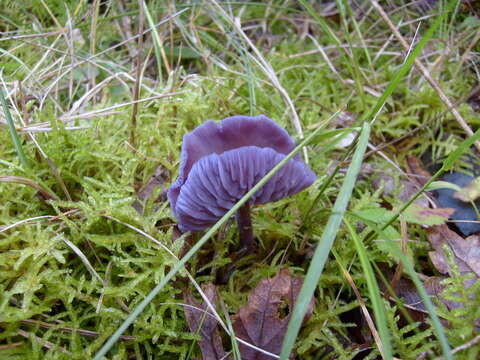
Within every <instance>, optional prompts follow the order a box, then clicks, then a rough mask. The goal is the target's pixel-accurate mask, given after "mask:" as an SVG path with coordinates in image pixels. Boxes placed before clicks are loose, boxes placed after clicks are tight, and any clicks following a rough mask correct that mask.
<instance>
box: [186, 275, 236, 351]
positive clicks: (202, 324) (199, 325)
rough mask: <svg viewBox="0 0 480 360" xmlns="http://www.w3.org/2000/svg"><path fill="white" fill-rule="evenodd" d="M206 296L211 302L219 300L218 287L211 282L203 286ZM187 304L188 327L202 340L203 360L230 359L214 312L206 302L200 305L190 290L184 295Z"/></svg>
mask: <svg viewBox="0 0 480 360" xmlns="http://www.w3.org/2000/svg"><path fill="white" fill-rule="evenodd" d="M202 289H203V291H204V292H205V296H206V297H207V299H208V301H210V303H211V304H215V303H216V301H217V289H216V287H215V285H213V284H212V283H209V284H207V285H205V286H202ZM184 300H185V303H186V305H189V306H184V308H183V311H184V312H185V317H186V318H187V323H188V327H189V328H190V330H191V331H192V332H193V333H198V334H199V335H200V337H201V340H199V341H198V345H199V346H200V351H201V352H202V360H220V359H222V360H226V359H227V360H228V359H229V357H226V353H225V350H224V349H223V344H222V338H221V337H220V333H219V331H218V327H217V324H218V321H217V319H216V318H215V316H214V315H213V314H212V312H211V311H210V310H208V307H207V305H206V304H202V305H200V304H199V303H198V302H197V301H196V300H195V299H194V297H193V295H192V294H191V293H189V292H186V293H185V295H184Z"/></svg>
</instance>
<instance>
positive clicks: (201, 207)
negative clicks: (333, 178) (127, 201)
mask: <svg viewBox="0 0 480 360" xmlns="http://www.w3.org/2000/svg"><path fill="white" fill-rule="evenodd" d="M294 148H295V142H294V141H293V139H292V138H291V137H290V136H289V135H288V133H287V132H286V131H285V130H284V129H282V128H281V127H280V126H278V125H277V124H276V123H275V122H274V121H273V120H271V119H269V118H268V117H266V116H264V115H259V116H255V117H249V116H232V117H228V118H226V119H224V120H222V121H221V122H220V123H219V124H218V123H216V122H214V121H212V120H209V121H207V122H206V123H204V124H202V125H200V126H198V127H197V128H196V129H195V130H193V131H192V132H191V133H188V134H185V136H184V137H183V145H182V153H181V158H180V174H179V176H178V178H177V180H176V181H175V183H173V185H172V186H171V187H170V189H169V190H168V199H169V200H170V205H171V208H172V211H173V214H174V215H175V216H176V218H177V220H178V226H179V228H180V230H181V231H184V232H185V231H193V232H196V231H201V230H204V229H205V228H207V227H209V226H211V225H213V224H214V223H215V222H217V220H219V219H220V218H221V217H222V216H223V215H225V213H226V212H227V211H228V210H230V209H231V208H232V207H233V205H234V204H235V203H236V202H237V201H238V200H239V199H240V198H242V197H243V196H244V195H245V194H246V193H247V192H248V191H249V190H250V189H251V188H252V187H253V186H254V185H255V184H256V183H257V182H258V181H260V180H261V179H262V178H263V177H264V176H265V175H266V174H267V173H268V172H269V171H270V170H271V169H272V168H273V167H274V166H275V165H276V164H277V163H279V162H280V161H281V160H282V159H283V158H285V156H286V155H287V154H288V153H290V152H291V151H292V150H293V149H294ZM315 179H316V176H315V174H314V173H313V172H312V171H311V170H310V169H309V167H308V166H307V165H305V164H304V163H303V161H302V160H301V159H300V155H299V154H297V155H296V156H295V157H293V158H292V159H291V160H290V161H288V162H287V163H286V164H285V165H284V166H283V167H282V168H281V169H280V170H279V171H278V172H277V173H276V174H275V175H274V176H273V177H272V178H271V179H270V180H268V182H267V183H265V185H264V186H262V187H261V188H260V189H259V190H258V191H257V192H256V193H255V194H254V195H253V196H252V197H251V198H250V200H249V202H247V203H246V204H245V205H243V206H242V208H240V210H239V211H238V212H237V215H236V218H237V223H238V228H239V231H240V239H241V244H242V247H243V248H247V249H249V248H251V247H252V246H253V232H252V225H251V220H250V206H251V205H254V204H265V203H268V202H272V201H277V200H280V199H282V198H284V197H286V196H290V195H293V194H296V193H298V192H300V191H301V190H303V189H305V188H306V187H308V186H310V185H311V184H312V183H313V182H314V181H315Z"/></svg>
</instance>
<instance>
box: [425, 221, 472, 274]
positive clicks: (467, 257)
mask: <svg viewBox="0 0 480 360" xmlns="http://www.w3.org/2000/svg"><path fill="white" fill-rule="evenodd" d="M427 237H428V240H429V241H430V242H431V243H432V245H433V247H434V249H435V251H431V252H429V255H430V259H431V260H432V263H433V265H434V266H435V268H436V269H437V270H438V271H439V272H441V273H442V274H449V275H452V272H451V269H450V266H449V264H448V262H447V259H446V257H445V253H444V250H443V246H444V244H448V245H449V246H450V248H451V249H452V252H453V255H454V260H455V262H456V264H457V265H458V269H459V271H460V273H462V274H463V273H468V272H474V273H475V274H476V275H477V276H478V277H480V236H479V235H472V236H469V237H467V238H466V239H464V238H462V237H461V236H459V235H458V234H457V233H456V232H454V231H452V230H450V229H449V228H448V226H447V225H439V226H432V227H430V228H429V229H428V230H427Z"/></svg>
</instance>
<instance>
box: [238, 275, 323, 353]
mask: <svg viewBox="0 0 480 360" xmlns="http://www.w3.org/2000/svg"><path fill="white" fill-rule="evenodd" d="M302 284H303V279H302V278H300V277H294V276H292V275H290V271H289V270H288V268H284V269H282V270H281V271H280V272H279V273H278V274H277V275H276V276H274V277H273V278H268V279H264V280H262V281H260V283H259V284H258V285H257V287H256V288H255V289H253V290H252V291H251V292H250V294H249V295H248V303H247V305H245V306H242V307H241V308H240V310H239V313H238V314H237V315H235V316H233V317H232V319H233V320H234V324H233V328H234V330H235V334H236V335H237V336H238V337H239V338H241V339H243V340H245V341H247V342H249V343H250V344H253V345H255V346H257V347H259V348H261V349H263V350H266V351H268V352H271V353H274V354H279V353H280V348H281V346H282V342H283V338H284V336H285V332H286V331H287V326H288V322H289V320H290V316H291V315H290V314H291V313H292V310H293V306H294V304H295V301H296V299H297V295H298V293H299V292H300V288H301V287H302ZM284 305H287V306H288V311H286V315H283V316H282V314H281V313H280V310H281V308H282V306H284ZM313 305H314V300H313V299H312V301H311V302H310V304H309V306H308V310H307V313H306V315H305V319H304V321H307V320H308V319H309V318H310V316H311V315H312V311H313ZM239 349H240V353H241V355H242V360H272V357H271V356H270V355H267V354H264V353H261V352H259V351H257V350H255V349H252V348H250V347H247V346H245V345H243V344H239Z"/></svg>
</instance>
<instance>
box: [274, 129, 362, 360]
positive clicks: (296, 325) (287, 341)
mask: <svg viewBox="0 0 480 360" xmlns="http://www.w3.org/2000/svg"><path fill="white" fill-rule="evenodd" d="M369 136H370V124H369V123H367V122H366V123H364V124H363V127H362V131H361V133H360V137H359V140H358V145H357V148H356V149H355V152H354V154H353V158H352V162H351V165H350V166H349V168H348V170H347V174H346V176H345V180H344V181H343V184H342V187H341V189H340V192H339V194H338V197H337V200H336V201H335V204H334V205H333V209H332V215H330V218H329V219H328V222H327V225H326V227H325V230H324V232H323V235H322V237H321V238H320V241H319V244H318V246H317V248H316V250H315V254H314V255H313V258H312V261H311V262H310V266H309V267H308V271H307V275H306V276H305V281H304V283H303V286H302V289H301V290H300V293H299V295H298V299H297V301H296V303H295V307H294V308H293V313H292V317H291V318H290V322H289V324H288V329H287V333H286V334H285V338H284V340H283V344H282V351H281V353H280V360H287V359H288V358H289V356H290V353H291V352H292V349H293V345H294V343H295V339H296V338H297V335H298V332H299V330H300V326H301V325H302V322H303V318H304V316H305V313H306V311H307V307H308V304H309V303H310V299H311V298H312V296H313V293H314V291H315V289H316V288H317V284H318V280H319V279H320V275H321V274H322V272H323V267H324V266H325V263H326V262H327V258H328V255H329V253H330V249H331V248H332V245H333V241H334V240H335V237H336V235H337V232H338V229H339V228H340V224H341V222H342V218H343V215H344V213H345V211H346V209H347V205H348V201H349V200H350V196H351V194H352V191H353V187H354V186H355V181H356V179H357V175H358V173H359V171H360V165H361V164H362V161H363V155H364V154H365V151H366V149H367V145H368V138H369Z"/></svg>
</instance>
